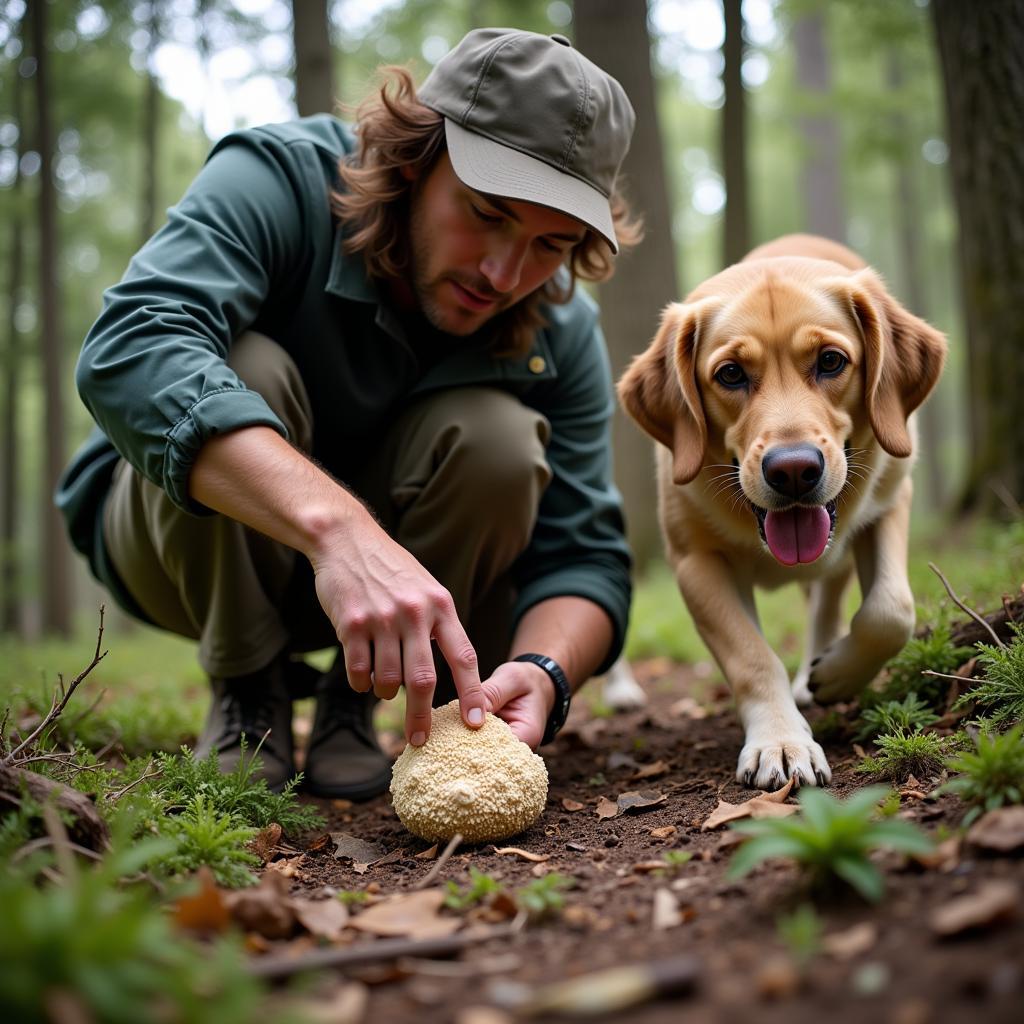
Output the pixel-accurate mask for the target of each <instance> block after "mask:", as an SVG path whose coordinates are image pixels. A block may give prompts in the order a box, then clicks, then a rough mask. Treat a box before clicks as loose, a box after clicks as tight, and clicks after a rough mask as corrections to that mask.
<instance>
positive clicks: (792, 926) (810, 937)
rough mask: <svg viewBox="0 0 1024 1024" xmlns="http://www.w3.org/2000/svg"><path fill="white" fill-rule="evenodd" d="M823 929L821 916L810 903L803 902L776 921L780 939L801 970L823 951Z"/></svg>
mask: <svg viewBox="0 0 1024 1024" xmlns="http://www.w3.org/2000/svg"><path fill="white" fill-rule="evenodd" d="M823 930H824V929H823V926H822V923H821V918H820V917H818V915H817V913H816V912H815V909H814V907H812V906H811V905H810V904H809V903H801V904H800V906H799V907H797V908H796V910H794V911H793V912H792V913H791V914H781V915H780V916H779V917H778V918H776V921H775V931H776V933H777V935H778V937H779V941H780V942H781V943H782V944H783V945H784V946H785V947H786V950H787V952H788V953H789V955H790V956H791V957H792V958H793V962H794V963H795V964H796V965H797V966H798V967H799V968H800V969H801V970H804V969H806V967H807V965H808V964H809V963H810V962H811V961H812V960H813V959H814V958H815V957H816V956H817V955H818V953H820V952H821V934H822V931H823Z"/></svg>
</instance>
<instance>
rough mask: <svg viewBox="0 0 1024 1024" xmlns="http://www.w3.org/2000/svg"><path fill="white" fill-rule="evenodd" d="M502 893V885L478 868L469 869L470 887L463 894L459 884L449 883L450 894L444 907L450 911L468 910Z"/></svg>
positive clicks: (446, 897)
mask: <svg viewBox="0 0 1024 1024" xmlns="http://www.w3.org/2000/svg"><path fill="white" fill-rule="evenodd" d="M498 892H501V883H500V882H499V881H498V880H497V879H495V878H492V877H491V876H490V875H488V874H485V873H484V872H483V871H477V869H476V868H470V869H469V886H468V888H467V889H466V890H465V891H464V892H463V890H462V889H461V888H460V887H459V884H458V882H453V881H449V882H448V894H447V895H446V896H445V898H444V905H445V906H446V907H448V909H449V910H466V909H468V908H469V907H471V906H473V904H475V903H480V902H482V901H483V900H485V899H486V898H487V897H488V896H490V895H492V894H493V893H498Z"/></svg>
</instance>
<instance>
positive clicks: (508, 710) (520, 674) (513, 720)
mask: <svg viewBox="0 0 1024 1024" xmlns="http://www.w3.org/2000/svg"><path fill="white" fill-rule="evenodd" d="M483 691H484V693H485V694H486V695H487V710H488V711H490V712H492V713H493V714H495V715H497V716H498V717H499V718H503V719H504V720H505V721H506V722H508V724H509V726H511V728H512V731H513V732H514V733H515V734H516V736H518V737H519V739H521V740H522V741H523V742H524V743H526V744H527V745H528V746H529V747H530V748H531V749H533V750H536V749H537V746H538V744H539V743H540V741H541V738H542V737H543V736H544V728H545V726H546V725H547V721H548V715H550V714H551V709H552V708H553V707H554V706H555V687H554V685H553V684H552V682H551V680H550V679H549V678H548V674H547V672H545V671H544V669H542V668H541V667H540V665H534V664H532V663H531V662H528V661H506V662H505V663H504V664H502V665H499V666H498V667H497V668H496V669H495V671H494V674H493V675H492V676H491V677H490V679H486V680H484V683H483Z"/></svg>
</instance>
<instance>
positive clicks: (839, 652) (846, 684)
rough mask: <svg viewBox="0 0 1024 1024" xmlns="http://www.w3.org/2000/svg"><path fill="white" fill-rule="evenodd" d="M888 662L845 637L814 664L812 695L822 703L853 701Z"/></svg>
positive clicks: (812, 670) (811, 672) (808, 688)
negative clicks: (871, 654) (869, 653)
mask: <svg viewBox="0 0 1024 1024" xmlns="http://www.w3.org/2000/svg"><path fill="white" fill-rule="evenodd" d="M886 660H887V659H879V658H877V657H872V656H869V655H868V654H866V652H865V651H864V650H863V649H862V648H860V647H858V645H857V644H856V642H855V641H854V640H853V638H852V637H850V636H844V637H842V638H841V639H840V640H837V641H836V642H835V643H834V644H831V645H830V646H829V647H827V648H826V649H825V650H824V651H823V652H822V653H821V654H820V655H819V656H818V657H817V658H815V659H814V661H812V662H811V671H810V675H809V677H808V679H807V690H808V693H809V694H810V696H811V698H812V700H814V701H816V702H817V703H819V704H834V703H835V702H836V701H840V700H851V699H852V698H853V697H856V696H857V694H858V693H860V692H861V690H863V689H864V687H865V686H867V685H868V683H870V682H871V680H872V679H874V678H875V676H876V675H878V673H879V672H880V671H881V670H882V668H883V667H884V665H885V661H886ZM794 696H795V694H794ZM798 703H799V701H798Z"/></svg>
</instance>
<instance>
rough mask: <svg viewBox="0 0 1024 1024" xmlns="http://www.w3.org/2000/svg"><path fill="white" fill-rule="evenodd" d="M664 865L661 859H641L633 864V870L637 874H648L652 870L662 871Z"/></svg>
mask: <svg viewBox="0 0 1024 1024" xmlns="http://www.w3.org/2000/svg"><path fill="white" fill-rule="evenodd" d="M665 866H666V865H665V862H664V861H663V860H642V861H640V863H639V864H634V865H633V871H634V872H636V874H638V875H649V874H650V873H651V872H652V871H664V870H665Z"/></svg>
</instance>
